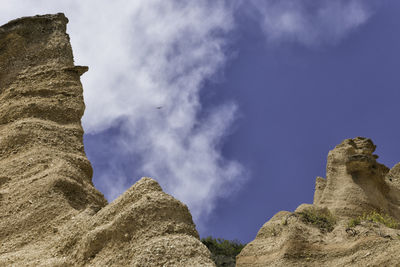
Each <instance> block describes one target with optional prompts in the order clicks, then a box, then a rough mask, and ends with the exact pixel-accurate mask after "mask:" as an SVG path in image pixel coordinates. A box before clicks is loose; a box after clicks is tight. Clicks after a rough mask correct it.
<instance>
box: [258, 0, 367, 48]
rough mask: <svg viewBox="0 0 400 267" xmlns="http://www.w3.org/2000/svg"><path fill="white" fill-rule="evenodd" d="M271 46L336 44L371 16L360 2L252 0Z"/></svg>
mask: <svg viewBox="0 0 400 267" xmlns="http://www.w3.org/2000/svg"><path fill="white" fill-rule="evenodd" d="M251 3H252V4H253V6H254V7H255V9H256V10H257V11H256V13H258V14H257V15H256V16H257V20H259V21H260V25H261V28H262V30H263V31H264V33H265V35H266V38H267V39H268V41H269V42H271V43H280V42H299V43H301V44H303V45H306V46H311V47H315V46H318V45H321V44H323V45H325V44H336V43H338V42H339V41H341V40H342V39H343V38H344V37H346V36H347V35H348V34H349V33H351V32H352V31H354V30H355V29H357V28H358V27H359V26H361V25H362V24H364V23H365V22H366V21H367V20H368V19H369V17H370V16H371V2H369V3H367V1H362V0H335V1H332V0H318V1H315V0H280V1H276V0H269V1H263V0H251Z"/></svg>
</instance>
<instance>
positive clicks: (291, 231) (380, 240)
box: [236, 137, 400, 267]
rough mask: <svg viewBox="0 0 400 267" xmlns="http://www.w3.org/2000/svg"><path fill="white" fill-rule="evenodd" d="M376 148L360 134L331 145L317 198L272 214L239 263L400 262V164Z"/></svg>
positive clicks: (316, 190) (243, 251)
mask: <svg viewBox="0 0 400 267" xmlns="http://www.w3.org/2000/svg"><path fill="white" fill-rule="evenodd" d="M374 150H375V145H374V144H373V143H372V141H371V140H370V139H367V138H362V137H357V138H354V139H347V140H344V141H343V142H342V143H341V144H340V145H338V146H336V147H335V149H333V150H332V151H330V152H329V155H328V160H327V168H326V169H327V170H326V172H327V174H326V179H324V178H321V177H318V178H317V180H316V185H315V194H314V203H313V204H302V205H300V206H299V207H298V208H297V209H296V211H295V212H288V211H281V212H279V213H277V214H276V215H275V216H273V217H272V218H271V220H270V221H268V222H267V223H265V224H264V225H263V227H262V228H261V229H260V230H259V232H258V234H257V236H256V238H255V240H253V241H252V242H251V243H249V244H248V245H247V246H246V247H245V248H244V249H243V250H242V252H241V253H240V254H239V255H238V256H237V261H236V264H237V265H236V266H239V267H245V266H249V267H250V266H251V267H257V266H398V265H399V264H400V255H399V254H398V253H397V251H398V250H400V230H398V229H399V223H398V221H399V220H400V164H397V165H396V166H394V167H393V168H392V169H391V170H389V169H388V168H387V167H386V166H384V165H382V164H380V163H378V162H377V161H376V159H377V158H378V157H377V156H376V155H374V154H373V152H374Z"/></svg>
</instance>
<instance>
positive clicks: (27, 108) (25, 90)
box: [0, 14, 215, 266]
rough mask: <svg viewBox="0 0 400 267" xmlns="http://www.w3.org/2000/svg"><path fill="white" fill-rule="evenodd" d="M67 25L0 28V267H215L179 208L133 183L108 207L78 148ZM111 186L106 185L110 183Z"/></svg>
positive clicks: (79, 100) (51, 19) (154, 188)
mask: <svg viewBox="0 0 400 267" xmlns="http://www.w3.org/2000/svg"><path fill="white" fill-rule="evenodd" d="M67 22H68V19H67V18H66V17H65V16H64V15H63V14H56V15H45V16H35V17H26V18H21V19H17V20H14V21H11V22H9V23H7V24H6V25H3V26H1V27H0V266H215V265H214V264H213V262H212V261H211V259H210V253H209V251H208V250H207V248H206V247H205V246H204V245H203V244H202V243H201V242H200V241H199V236H198V233H197V231H196V228H195V225H194V223H193V220H192V217H191V215H190V212H189V210H188V208H187V207H186V205H184V204H182V203H181V202H179V201H178V200H176V199H174V198H173V197H171V196H169V195H167V194H165V193H164V192H163V191H162V189H161V187H160V186H159V185H158V183H157V182H156V181H154V180H152V179H150V178H142V179H141V180H140V181H139V182H137V183H136V184H135V185H133V186H132V187H131V188H130V189H129V190H127V191H126V192H125V193H124V194H123V195H121V196H120V197H119V198H118V199H116V200H115V201H113V202H112V203H110V204H108V203H107V201H106V199H105V198H104V196H103V195H102V194H101V193H100V192H99V191H98V190H96V189H95V188H94V186H93V183H92V167H91V164H90V162H89V161H88V159H87V158H86V155H85V151H84V148H83V129H82V127H81V122H80V120H81V117H82V115H83V112H84V109H85V105H84V102H83V96H82V85H81V82H80V75H82V74H83V73H84V72H85V71H87V69H88V68H87V67H81V66H75V65H74V63H73V56H72V49H71V46H70V43H69V36H68V35H67V34H66V24H67ZM110 179H112V177H110Z"/></svg>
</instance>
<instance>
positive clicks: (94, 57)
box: [0, 0, 243, 219]
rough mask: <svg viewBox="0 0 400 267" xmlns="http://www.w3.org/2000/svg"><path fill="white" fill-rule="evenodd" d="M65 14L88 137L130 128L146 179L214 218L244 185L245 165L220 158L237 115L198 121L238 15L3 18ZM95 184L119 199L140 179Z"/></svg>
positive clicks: (222, 11) (158, 7)
mask: <svg viewBox="0 0 400 267" xmlns="http://www.w3.org/2000/svg"><path fill="white" fill-rule="evenodd" d="M16 2H18V3H16ZM33 2H34V3H33ZM57 12H64V13H65V14H66V16H67V17H68V18H69V20H70V22H69V24H68V33H69V34H70V37H71V43H72V47H73V49H74V55H75V60H76V63H77V64H81V65H89V72H88V73H86V74H85V75H84V76H82V82H83V85H84V97H85V102H86V112H85V115H84V118H83V126H84V128H85V131H86V132H87V133H96V132H97V133H98V132H101V131H103V130H106V129H108V128H110V127H112V126H113V124H115V122H116V121H122V126H121V129H122V131H123V132H124V133H123V134H122V135H121V138H122V139H121V140H119V142H118V143H119V144H120V145H119V147H118V149H120V150H125V151H126V155H135V156H139V157H140V158H141V162H143V164H141V170H140V171H138V172H142V173H145V174H146V175H149V176H152V177H153V178H155V179H157V180H158V181H159V182H160V183H161V184H162V185H163V187H164V189H165V190H166V191H167V192H168V193H171V194H172V195H174V196H175V197H177V198H178V199H180V200H182V201H184V202H185V203H186V204H188V206H189V208H190V209H191V211H192V214H193V216H194V218H195V219H199V218H200V217H204V216H205V215H207V214H208V213H209V212H210V211H211V210H212V208H213V206H214V204H215V201H216V199H217V198H218V197H219V196H221V195H223V194H225V193H229V191H231V189H233V188H235V185H238V184H239V183H240V181H241V180H243V168H242V167H241V165H240V164H238V163H236V162H234V161H229V160H226V159H224V158H223V157H222V156H221V152H220V150H219V147H220V143H221V141H222V140H223V138H224V136H225V135H226V133H227V132H228V129H229V126H230V125H231V123H232V121H233V120H234V117H235V111H236V106H235V105H234V104H232V103H227V104H225V105H222V106H218V107H214V109H213V110H212V112H210V113H211V114H212V115H210V116H209V117H208V118H205V119H204V118H203V119H202V121H201V122H200V121H199V112H200V111H201V109H202V104H201V103H200V101H199V91H200V89H201V88H202V86H203V84H204V82H205V81H206V80H207V79H209V78H212V76H213V75H215V74H216V73H218V71H220V70H221V69H222V67H223V66H224V64H225V63H226V61H227V56H226V54H225V52H224V46H225V42H226V39H225V38H224V37H223V34H224V33H227V32H229V31H231V30H232V28H233V23H234V22H233V17H232V15H233V13H232V9H230V8H228V7H227V6H225V4H224V2H223V1H190V3H189V2H188V1H179V0H176V1H175V0H174V1H172V0H171V1H165V0H152V1H149V0H145V1H113V2H111V1H105V0H104V1H100V0H96V1H69V2H68V3H67V2H66V1H51V0H48V1H44V0H42V1H8V2H7V4H4V3H3V6H2V8H1V10H0V17H1V19H2V22H3V23H5V22H6V21H7V20H10V19H14V18H16V17H20V16H26V15H35V14H37V13H40V14H44V13H57ZM158 106H162V108H161V109H157V108H156V107H158ZM121 119H122V120H121ZM110 160H111V161H118V160H120V159H110ZM95 178H96V179H99V180H100V181H101V182H102V183H104V184H105V185H106V186H104V187H103V188H105V192H103V193H104V194H105V195H106V196H107V197H108V198H115V197H116V196H117V195H118V194H120V193H122V191H124V190H125V189H127V188H126V187H127V180H128V179H137V178H138V177H126V176H125V174H124V172H122V171H118V170H116V169H115V168H114V169H113V170H111V169H110V170H109V171H107V173H102V174H100V175H99V177H95ZM110 179H111V180H110ZM224 188H230V189H229V190H227V189H224Z"/></svg>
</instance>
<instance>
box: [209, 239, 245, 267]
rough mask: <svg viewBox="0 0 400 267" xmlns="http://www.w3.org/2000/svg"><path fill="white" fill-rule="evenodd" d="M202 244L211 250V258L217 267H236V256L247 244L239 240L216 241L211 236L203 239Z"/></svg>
mask: <svg viewBox="0 0 400 267" xmlns="http://www.w3.org/2000/svg"><path fill="white" fill-rule="evenodd" d="M201 242H202V243H203V244H204V245H206V247H207V248H208V249H209V250H210V252H211V258H212V259H213V261H214V262H215V264H216V265H217V267H222V266H223V267H231V266H232V267H234V266H235V264H236V256H237V255H238V254H239V253H240V251H241V250H242V249H243V248H244V246H245V244H242V243H240V242H239V241H237V240H234V241H230V240H225V239H222V238H217V239H215V238H213V237H211V236H209V237H207V238H202V239H201Z"/></svg>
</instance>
